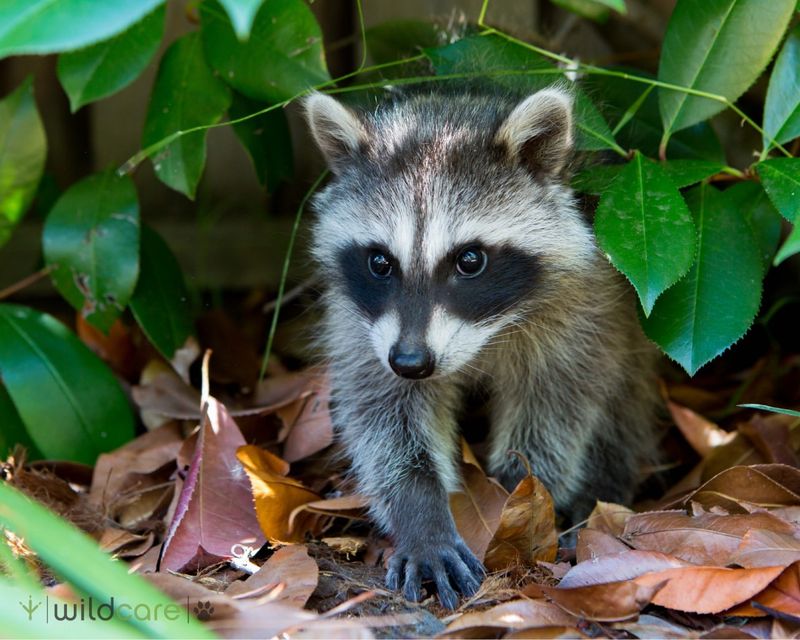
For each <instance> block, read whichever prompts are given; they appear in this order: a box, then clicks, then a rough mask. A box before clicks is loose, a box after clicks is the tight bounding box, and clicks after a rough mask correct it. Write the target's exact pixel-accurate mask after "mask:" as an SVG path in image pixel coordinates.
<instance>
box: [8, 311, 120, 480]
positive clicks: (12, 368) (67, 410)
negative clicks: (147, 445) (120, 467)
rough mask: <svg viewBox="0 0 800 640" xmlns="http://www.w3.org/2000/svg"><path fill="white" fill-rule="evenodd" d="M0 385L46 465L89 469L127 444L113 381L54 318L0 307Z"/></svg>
mask: <svg viewBox="0 0 800 640" xmlns="http://www.w3.org/2000/svg"><path fill="white" fill-rule="evenodd" d="M0 377H2V379H3V383H4V384H5V386H6V389H7V390H8V394H9V395H10V396H11V400H12V401H13V402H14V406H15V407H16V408H17V411H18V412H19V415H20V417H21V418H22V421H23V422H24V423H25V427H26V429H27V431H28V434H29V435H30V437H31V439H32V440H33V441H34V442H35V443H36V446H37V447H38V449H39V450H40V451H41V452H42V454H43V455H44V456H46V457H47V458H53V459H63V460H75V461H77V462H84V463H86V464H94V461H95V459H96V458H97V456H98V455H99V454H101V453H104V452H106V451H111V450H112V449H116V448H117V447H119V446H121V445H122V444H124V443H125V442H127V441H128V440H130V439H131V438H132V437H133V415H132V413H131V409H130V406H129V405H128V401H127V399H126V398H125V394H124V393H123V392H122V389H121V388H120V386H119V383H118V382H117V379H116V378H115V377H114V375H113V374H112V373H111V371H109V369H108V368H107V367H106V366H105V364H103V363H102V362H101V361H100V359H99V358H98V357H97V356H96V355H94V353H92V352H91V351H90V350H89V349H88V348H87V347H86V346H84V345H83V343H82V342H81V341H80V340H78V338H76V337H75V336H74V335H73V334H72V333H71V332H70V331H69V330H68V329H67V328H66V327H65V326H64V325H63V324H61V323H60V322H59V321H58V320H56V319H55V318H53V317H52V316H49V315H46V314H43V313H39V312H38V311H34V310H33V309H29V308H27V307H21V306H18V305H12V304H0ZM0 486H2V485H1V484H0Z"/></svg>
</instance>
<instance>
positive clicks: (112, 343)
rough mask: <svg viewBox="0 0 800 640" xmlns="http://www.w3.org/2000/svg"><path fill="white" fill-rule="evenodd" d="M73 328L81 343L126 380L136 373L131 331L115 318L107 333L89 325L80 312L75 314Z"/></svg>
mask: <svg viewBox="0 0 800 640" xmlns="http://www.w3.org/2000/svg"><path fill="white" fill-rule="evenodd" d="M75 330H76V333H77V334H78V337H79V338H80V339H81V341H82V342H83V344H85V345H86V346H87V347H89V348H90V349H91V350H92V351H94V352H95V353H96V354H97V355H98V356H99V357H100V359H101V360H105V361H106V362H107V363H108V364H109V365H110V366H111V368H112V369H113V370H114V371H116V372H117V373H118V374H119V375H120V376H122V377H123V378H125V379H126V380H134V379H135V376H136V374H137V373H138V363H137V358H136V355H137V354H136V346H135V345H134V343H133V340H132V338H131V332H130V330H129V329H128V327H126V326H125V324H124V323H123V322H122V320H120V319H119V318H117V319H116V320H115V321H114V324H112V325H111V328H110V329H109V330H108V333H107V334H106V333H103V332H102V331H100V329H98V328H97V327H93V326H92V325H90V324H89V323H88V322H87V321H86V318H84V316H83V314H82V313H81V312H77V313H76V314H75Z"/></svg>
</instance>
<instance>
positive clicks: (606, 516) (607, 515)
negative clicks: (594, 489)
mask: <svg viewBox="0 0 800 640" xmlns="http://www.w3.org/2000/svg"><path fill="white" fill-rule="evenodd" d="M632 515H633V511H632V510H631V509H629V508H628V507H623V506H622V505H621V504H614V503H613V502H602V501H600V500H598V501H597V504H596V505H595V507H594V509H592V512H591V513H590V514H589V518H588V519H587V521H586V526H587V527H590V528H592V529H597V530H598V531H602V532H603V533H607V534H608V535H610V536H619V535H621V534H622V532H623V531H624V530H625V523H626V522H627V520H628V518H629V517H631V516H632Z"/></svg>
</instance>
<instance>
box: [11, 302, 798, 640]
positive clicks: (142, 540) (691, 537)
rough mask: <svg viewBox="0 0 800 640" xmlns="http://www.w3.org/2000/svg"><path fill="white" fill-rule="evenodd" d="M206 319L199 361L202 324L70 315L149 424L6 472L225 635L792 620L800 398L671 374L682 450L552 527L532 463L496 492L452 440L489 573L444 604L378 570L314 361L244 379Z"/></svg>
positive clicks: (465, 507)
mask: <svg viewBox="0 0 800 640" xmlns="http://www.w3.org/2000/svg"><path fill="white" fill-rule="evenodd" d="M202 327H203V332H202V333H203V334H204V336H203V342H204V345H205V346H208V345H209V344H213V345H214V346H215V347H216V349H217V351H216V353H217V354H218V355H215V356H214V357H213V358H211V364H210V365H209V357H208V355H207V356H206V358H205V365H204V366H203V367H198V366H196V365H197V363H195V365H191V360H192V358H193V355H196V354H198V353H199V350H198V348H197V345H196V344H194V345H189V346H188V347H187V349H186V350H185V352H184V355H182V356H181V358H180V359H179V360H176V362H173V363H167V362H164V361H163V360H161V359H159V357H158V356H157V354H156V353H155V351H154V350H153V349H152V348H150V347H148V346H147V345H146V344H145V345H143V344H142V341H141V340H137V339H135V337H134V338H132V337H131V336H130V335H127V334H126V329H125V327H124V325H121V324H117V325H115V327H113V330H112V332H111V334H110V337H109V338H105V337H104V336H102V335H99V334H96V333H95V332H91V331H89V330H88V329H87V328H86V327H84V330H83V331H82V333H81V335H82V338H83V339H84V341H86V342H87V343H88V344H89V345H90V346H91V347H92V348H94V349H95V351H96V352H97V353H98V354H99V355H100V356H101V357H102V358H104V359H105V360H106V361H107V362H108V363H109V364H110V366H112V368H114V369H115V371H116V372H117V374H118V375H119V376H120V377H121V378H123V379H125V380H128V381H130V382H132V383H134V384H133V387H132V397H133V400H134V402H135V403H136V405H137V407H138V410H139V412H140V415H141V416H142V422H143V423H144V424H145V425H146V426H147V430H146V431H145V432H144V433H142V434H141V435H140V436H139V437H137V438H136V439H135V440H133V441H131V442H129V443H127V444H126V445H124V446H122V447H120V448H119V449H117V450H115V451H113V452H111V453H108V454H103V455H102V456H100V457H99V458H98V460H97V462H96V464H95V466H94V468H90V467H86V466H84V465H75V464H70V463H58V462H46V461H45V462H36V463H32V464H26V463H25V455H24V452H22V451H16V452H15V454H14V455H13V456H12V457H10V458H9V460H8V461H7V462H6V463H5V464H4V467H3V472H4V476H5V477H6V478H7V480H8V481H9V482H11V483H12V484H14V485H15V486H17V487H18V488H20V489H21V490H23V491H25V492H26V493H28V494H29V495H31V496H32V497H34V498H36V499H38V500H40V501H41V502H43V503H45V504H46V505H47V506H49V507H50V508H51V509H53V510H55V511H56V512H57V513H59V514H60V515H62V516H63V517H66V518H68V519H69V520H71V521H72V522H73V523H74V524H76V525H77V526H79V527H81V528H83V529H84V530H85V531H87V532H88V533H89V534H90V535H92V536H94V537H95V538H96V539H97V541H98V544H99V545H100V546H101V547H102V548H103V549H104V550H106V551H107V552H108V553H110V554H113V555H115V556H117V557H119V558H122V559H125V560H126V561H128V562H129V563H130V566H131V570H133V571H136V572H138V573H140V574H142V575H143V576H145V577H146V578H147V579H148V580H150V581H151V582H152V583H153V584H155V585H156V586H157V587H158V588H159V589H161V590H162V591H164V592H165V593H167V594H168V595H170V596H171V597H173V598H175V600H176V601H178V602H180V603H182V604H184V606H188V607H189V610H190V611H191V612H193V613H194V614H195V615H196V616H198V617H199V618H200V619H202V620H203V621H204V622H205V624H207V625H208V626H209V627H210V628H211V629H213V630H214V631H216V632H217V633H218V634H219V635H221V636H222V637H273V636H281V637H285V638H301V637H337V638H338V637H343V638H370V637H408V636H416V637H442V638H445V637H459V638H461V637H479V638H482V637H492V638H495V637H506V638H523V637H525V638H528V637H537V638H546V637H615V638H616V637H633V638H636V637H668V638H682V637H692V638H697V637H708V638H711V637H754V638H764V637H790V636H791V637H796V636H797V635H800V469H798V455H797V454H798V451H799V450H800V430H798V429H797V426H798V424H800V419H798V418H795V417H792V416H787V415H777V414H767V413H763V412H760V411H753V410H742V409H735V408H734V409H731V402H732V401H733V399H734V398H736V399H737V400H738V399H740V398H741V395H742V393H743V388H742V387H741V385H739V386H737V384H738V381H728V382H727V385H728V386H727V387H725V388H722V389H720V388H719V386H720V385H719V384H718V382H719V381H716V388H714V387H712V386H706V387H704V386H702V385H697V386H689V385H687V384H685V383H682V382H676V383H674V384H670V383H667V384H665V385H664V388H663V393H664V395H665V400H666V402H667V408H668V410H669V414H670V416H671V421H672V424H673V425H674V426H673V427H672V428H671V430H670V431H669V433H668V434H667V437H666V438H665V443H664V447H665V449H666V450H667V451H668V452H671V453H675V452H677V455H674V456H672V458H671V462H670V464H668V465H664V468H663V469H661V470H659V469H651V470H650V472H651V477H653V478H656V479H657V483H656V486H657V488H656V489H655V490H654V489H653V488H652V487H651V488H650V489H649V491H647V492H645V493H644V494H643V496H642V497H643V499H642V500H641V501H640V502H638V503H637V504H636V505H634V508H630V507H626V506H622V505H616V504H612V503H604V502H598V503H597V505H596V507H595V509H594V511H593V512H592V514H591V515H590V517H589V518H588V519H587V521H586V522H585V523H581V525H580V526H579V527H578V528H577V531H576V532H575V531H567V532H565V531H563V530H560V529H559V528H558V519H557V515H556V513H555V510H554V507H553V502H552V498H551V497H550V495H549V493H548V491H547V489H546V488H545V487H544V485H543V484H542V483H541V482H540V481H539V480H538V479H537V478H536V477H535V476H534V475H533V474H531V473H528V474H527V475H526V476H525V477H524V478H523V480H522V481H521V482H520V483H519V485H518V486H517V487H516V488H515V489H514V491H513V492H511V493H510V494H509V493H508V492H507V491H506V490H505V489H504V488H503V487H502V486H501V485H500V484H499V483H497V482H496V481H495V480H494V479H493V478H490V477H488V476H487V474H486V473H485V471H484V470H483V468H482V467H481V464H480V462H479V460H480V455H477V452H479V448H480V445H479V444H478V445H476V446H477V447H478V448H476V449H475V450H474V451H473V448H472V447H471V446H470V445H468V444H467V443H466V442H464V444H463V461H462V472H463V478H464V483H463V489H462V491H460V492H457V493H454V494H451V496H450V506H451V510H452V512H453V515H454V519H455V521H456V525H457V528H458V530H459V532H460V533H461V535H462V537H463V538H464V540H465V542H466V543H467V545H468V546H469V547H470V548H471V549H472V551H473V552H474V553H475V554H476V556H478V557H479V558H480V559H481V560H482V561H483V562H484V564H485V565H486V567H487V571H488V573H487V577H486V579H485V580H484V583H483V585H482V586H481V589H480V590H479V591H478V593H476V594H475V595H474V596H473V597H471V598H469V599H465V600H463V601H462V603H461V606H460V608H459V609H458V610H456V611H455V612H451V611H446V610H444V609H442V608H441V607H440V606H439V605H438V602H437V601H436V599H435V597H433V596H432V594H431V593H430V592H428V597H427V598H426V599H424V600H423V601H422V602H421V603H411V602H406V601H405V600H403V598H402V596H400V595H399V594H397V593H393V592H391V591H389V590H388V589H387V588H386V587H385V585H384V582H383V579H384V571H385V569H384V567H385V561H386V560H387V559H388V557H389V556H390V554H391V552H392V541H391V540H387V539H385V538H384V537H382V535H381V533H380V532H379V531H377V530H375V529H374V528H373V527H372V526H371V525H370V523H369V520H368V518H367V513H368V509H369V501H368V500H367V499H366V498H365V497H363V496H359V495H358V494H357V493H356V492H355V489H354V485H353V483H352V480H351V479H349V477H348V475H347V472H346V466H344V464H343V462H342V460H341V456H339V455H338V453H339V451H338V449H337V444H336V442H335V438H334V431H333V427H332V425H331V420H330V412H329V403H330V390H329V383H328V378H327V375H326V372H325V371H324V370H323V369H319V368H313V369H308V370H304V371H294V372H288V371H287V370H286V369H284V368H283V367H282V366H281V365H280V364H279V363H274V362H273V363H271V364H270V368H269V370H270V371H271V372H272V374H271V375H270V376H268V377H267V378H266V379H265V380H263V381H260V382H259V381H258V380H257V378H256V377H255V376H254V373H253V372H254V371H255V369H256V367H254V362H255V363H257V360H255V359H254V352H253V353H250V352H247V349H248V347H247V345H246V343H245V341H244V340H243V339H241V338H240V337H234V333H235V327H233V325H232V324H231V321H230V320H229V319H227V318H226V317H224V316H221V315H220V314H219V313H215V314H213V315H210V316H209V318H207V319H206V321H205V323H204V324H203V325H202ZM226 344H232V345H233V346H232V347H231V349H230V350H228V351H227V352H226V351H225V349H226V347H225V345H226ZM131 362H135V363H136V366H135V367H133V368H132V365H131ZM240 364H241V365H242V366H238V365H240ZM190 365H191V366H190ZM215 367H218V369H216V370H215ZM198 369H200V370H201V372H202V376H201V378H202V379H201V381H200V382H201V384H200V385H198V386H201V387H202V389H200V390H198V389H197V388H195V387H194V386H193V385H192V384H191V382H190V380H193V379H194V380H195V382H197V371H198ZM765 369H766V367H765V366H764V365H763V364H761V363H759V364H757V365H755V366H754V367H753V368H752V370H751V371H750V372H748V373H747V375H748V376H749V378H748V383H747V384H748V385H749V388H762V389H763V388H772V386H774V384H773V383H771V384H770V385H764V384H760V383H759V377H760V376H765V375H767V374H766V373H765ZM723 386H724V385H723ZM212 388H213V389H214V390H215V391H214V395H212V394H211V392H210V390H211V389H212ZM746 391H747V389H744V393H745V394H746ZM651 484H652V483H651ZM645 487H647V484H646V485H645ZM575 533H577V535H565V534H575ZM568 540H574V541H575V542H574V544H573V546H567V544H566V543H567V541H568ZM9 541H10V543H13V544H12V548H13V549H14V550H15V552H16V553H19V554H21V555H25V554H26V553H28V554H29V552H27V551H26V549H25V545H24V540H19V539H14V540H12V539H9ZM26 557H27V559H28V561H29V562H31V561H33V560H32V559H31V558H30V557H28V556H26ZM39 570H40V573H41V575H42V577H43V579H46V580H50V581H52V580H53V576H51V575H50V574H49V573H48V570H47V569H46V567H43V566H40V567H39ZM51 588H61V589H62V590H68V587H67V586H66V585H56V587H51ZM198 607H199V608H198Z"/></svg>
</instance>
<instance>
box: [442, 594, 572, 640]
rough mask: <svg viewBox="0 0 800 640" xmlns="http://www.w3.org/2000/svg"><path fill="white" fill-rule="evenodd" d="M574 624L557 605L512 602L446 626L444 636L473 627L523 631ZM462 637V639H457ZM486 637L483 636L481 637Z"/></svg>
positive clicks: (470, 615) (538, 602) (477, 612)
mask: <svg viewBox="0 0 800 640" xmlns="http://www.w3.org/2000/svg"><path fill="white" fill-rule="evenodd" d="M576 623H577V620H575V618H574V617H573V616H571V615H570V614H569V613H566V612H565V611H563V610H562V609H560V608H559V607H557V606H556V605H554V604H552V603H550V602H546V601H544V600H513V601H511V602H504V603H502V604H498V605H496V606H494V607H492V608H490V609H484V610H483V611H470V612H468V613H465V614H463V615H460V616H459V617H458V618H456V619H455V620H453V622H451V623H450V624H449V625H447V630H446V631H447V633H452V632H454V631H462V630H466V629H470V628H473V627H504V628H507V629H524V628H526V627H544V626H551V625H557V626H573V625H575V624H576ZM458 637H461V636H458ZM483 637H486V636H483Z"/></svg>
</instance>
